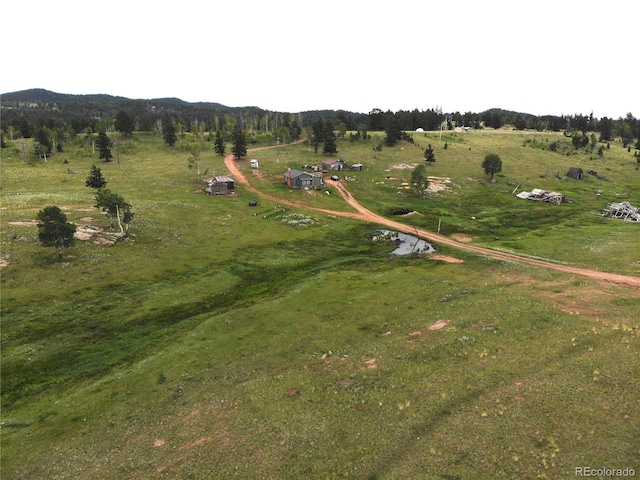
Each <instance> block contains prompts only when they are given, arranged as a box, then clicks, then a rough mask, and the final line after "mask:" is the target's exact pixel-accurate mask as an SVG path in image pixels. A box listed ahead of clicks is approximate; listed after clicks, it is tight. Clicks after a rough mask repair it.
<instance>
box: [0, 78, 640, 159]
mask: <svg viewBox="0 0 640 480" xmlns="http://www.w3.org/2000/svg"><path fill="white" fill-rule="evenodd" d="M1 106H2V115H1V125H0V126H1V129H2V132H3V140H4V139H5V138H6V139H9V140H15V139H16V138H20V137H24V138H34V139H36V141H37V148H38V150H37V152H38V155H40V156H41V157H43V156H47V155H51V153H52V152H55V151H56V150H59V149H61V148H62V146H63V144H64V143H65V141H67V140H69V139H70V138H73V137H74V136H76V135H79V134H94V133H97V132H102V131H104V132H105V133H109V132H114V131H119V132H120V133H121V134H122V135H124V136H130V135H131V134H132V133H133V131H140V132H154V133H157V134H159V135H163V136H164V135H166V131H167V129H168V130H171V129H172V128H175V129H176V134H178V135H179V134H180V133H184V132H191V133H193V134H195V135H199V136H203V135H204V132H221V135H222V140H224V141H232V136H233V131H234V129H235V127H236V125H237V124H240V125H241V128H242V129H243V130H244V131H245V132H246V135H247V140H248V142H250V143H255V142H257V141H258V140H261V141H262V142H263V143H264V142H265V141H271V142H272V143H276V142H277V141H278V139H279V141H280V142H283V143H284V142H289V141H294V140H296V139H298V138H300V137H301V136H302V135H303V133H305V135H304V136H305V137H308V138H311V139H312V141H313V142H314V143H313V144H314V146H315V148H316V149H317V148H318V146H319V145H323V144H324V141H325V140H324V138H323V135H320V134H318V133H317V132H316V128H317V126H318V122H320V121H321V122H323V126H324V123H328V124H331V125H332V126H333V127H334V128H335V130H336V131H337V135H338V137H342V136H344V135H345V132H347V131H350V132H357V137H356V134H353V135H352V136H351V137H350V138H351V139H352V140H354V139H357V138H362V137H361V135H364V136H365V138H366V135H367V132H371V131H385V132H387V140H386V141H387V142H388V143H391V144H393V142H394V141H397V140H398V138H397V137H398V136H399V135H400V134H399V133H398V132H403V131H415V130H417V129H419V128H422V129H424V130H426V131H429V130H439V129H447V130H451V129H454V128H456V127H470V128H474V129H479V128H501V127H503V126H505V125H510V126H512V127H513V128H515V129H518V130H524V129H527V130H537V131H556V132H560V131H564V132H566V133H567V134H569V135H572V134H573V133H575V132H580V133H582V135H585V134H586V132H598V133H599V134H600V135H599V139H600V140H601V141H605V142H606V141H611V140H613V139H614V138H620V139H621V140H622V142H623V143H624V144H625V146H626V145H630V146H633V145H635V144H636V143H637V140H640V121H639V120H638V119H636V118H634V117H633V116H632V115H631V114H627V116H626V117H624V118H618V119H611V118H607V117H603V118H600V119H598V118H594V116H593V114H590V115H583V114H575V115H561V116H552V115H546V116H535V115H530V114H525V113H518V112H511V111H506V110H501V109H491V110H487V111H485V112H481V113H474V112H464V113H461V112H453V113H443V112H442V110H441V109H427V110H418V109H414V110H411V111H408V110H406V111H405V110H399V111H397V112H392V111H386V112H385V111H382V110H380V109H378V108H374V109H372V110H371V111H370V112H368V113H354V112H347V111H344V110H337V111H334V110H323V111H309V112H302V113H283V112H272V111H266V110H262V109H260V108H257V107H238V108H232V107H226V106H224V105H220V104H217V103H187V102H184V101H182V100H179V99H171V98H168V99H157V100H131V99H127V98H123V97H113V96H109V95H65V94H57V93H53V92H48V91H46V90H28V91H23V92H15V93H11V94H4V95H3V97H2V104H1ZM163 126H164V131H163ZM305 130H306V132H305ZM390 133H391V135H390ZM172 136H173V135H171V134H170V135H169V138H168V140H169V143H170V142H171V141H173V138H172ZM325 136H326V135H325ZM165 140H166V138H165ZM323 147H325V148H329V149H330V150H331V149H332V148H331V146H330V145H327V146H324V145H323Z"/></svg>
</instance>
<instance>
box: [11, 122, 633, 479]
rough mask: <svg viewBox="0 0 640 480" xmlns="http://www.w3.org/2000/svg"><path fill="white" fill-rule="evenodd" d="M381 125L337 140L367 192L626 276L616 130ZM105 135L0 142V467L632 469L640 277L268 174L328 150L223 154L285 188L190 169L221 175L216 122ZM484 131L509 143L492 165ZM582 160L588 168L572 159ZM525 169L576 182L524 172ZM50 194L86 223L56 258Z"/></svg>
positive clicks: (461, 473) (437, 473)
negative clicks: (23, 146) (200, 136)
mask: <svg viewBox="0 0 640 480" xmlns="http://www.w3.org/2000/svg"><path fill="white" fill-rule="evenodd" d="M383 135H384V134H383V133H372V137H373V138H372V139H371V140H369V141H365V142H349V140H348V139H344V140H340V141H339V142H338V145H337V146H338V154H337V155H336V156H334V158H338V157H340V158H343V159H345V160H346V161H347V162H348V163H350V164H354V163H361V164H362V165H363V170H362V171H343V172H336V173H337V174H338V176H339V177H340V182H341V183H342V184H343V185H344V186H345V187H346V188H347V190H348V191H349V192H350V193H351V194H353V196H354V197H355V198H356V199H357V200H358V201H359V202H360V203H361V204H362V205H364V206H365V207H366V208H368V209H370V210H371V211H373V212H375V213H377V214H379V215H381V216H385V217H390V212H392V211H396V210H399V209H408V210H411V211H412V212H413V213H412V214H411V215H404V216H393V217H392V218H393V219H394V220H396V221H401V222H403V223H406V224H407V225H412V226H415V227H416V228H420V229H424V230H429V231H433V232H436V231H438V230H439V231H440V234H442V235H445V236H448V237H451V238H454V239H457V240H458V241H460V242H463V243H469V244H474V245H479V246H483V247H487V248H491V249H494V250H498V251H506V252H512V253H517V254H519V255H526V256H530V257H535V258H541V259H545V260H549V261H553V262H557V263H562V264H568V265H574V266H580V267H584V268H590V269H597V270H601V271H609V272H615V273H621V274H625V275H629V276H635V277H638V276H640V249H639V248H638V247H639V246H640V240H639V239H640V233H639V232H640V230H639V228H640V224H638V223H634V222H627V221H623V220H618V219H612V218H605V217H603V216H602V215H601V214H600V213H601V211H602V210H603V209H604V208H605V207H606V206H607V204H608V203H609V202H621V201H627V202H629V203H631V204H633V205H635V206H640V171H639V170H638V167H639V165H640V164H639V163H638V162H636V159H635V158H634V156H633V153H632V152H628V151H627V150H626V149H623V147H622V146H621V145H620V144H618V143H615V142H614V143H612V144H611V145H610V146H609V147H608V148H605V149H604V153H603V155H602V156H600V155H598V154H597V153H596V152H595V151H591V150H585V149H580V150H576V149H574V148H572V147H571V139H570V138H566V137H563V135H562V134H556V133H540V132H522V131H518V132H515V131H510V130H506V129H505V130H497V131H493V130H483V131H471V132H465V133H453V132H444V133H440V132H425V133H417V132H414V133H412V135H413V139H414V143H413V144H412V143H409V142H401V143H399V144H398V145H397V146H395V147H384V148H383V149H382V150H381V151H376V150H375V149H374V148H373V147H374V146H375V145H376V144H377V143H379V142H380V141H381V140H382V138H383ZM113 140H115V141H116V142H117V157H116V158H114V160H113V161H111V162H109V163H105V162H103V161H100V160H98V154H97V152H94V151H92V149H91V146H90V145H86V144H85V143H83V142H80V141H79V142H78V143H75V144H73V145H66V146H65V148H64V151H63V152H58V153H56V154H55V155H54V156H52V157H51V158H50V159H48V161H47V162H26V163H25V162H23V161H22V159H21V156H20V150H19V146H18V142H8V144H9V145H8V147H7V148H5V149H3V151H2V172H1V173H2V175H1V184H0V187H1V190H0V194H1V201H2V202H1V205H0V208H1V209H0V214H1V219H2V224H1V240H2V244H1V250H0V255H1V260H2V264H3V266H2V269H1V270H0V275H1V288H2V290H1V297H0V300H1V308H2V331H1V341H2V344H1V356H2V371H1V375H2V418H1V420H0V426H1V429H0V434H1V442H2V444H1V446H2V450H1V451H2V458H1V465H0V466H1V475H2V478H3V479H7V480H9V479H11V480H13V479H16V480H17V479H96V480H97V479H114V480H117V479H123V478H135V479H159V478H171V479H211V478H220V479H223V478H230V477H234V478H243V479H259V478H264V479H289V478H291V479H298V478H309V479H316V478H318V479H326V478H355V479H363V480H373V479H379V480H382V479H417V478H420V479H423V478H424V479H448V480H453V479H484V478H486V479H513V478H522V479H528V478H549V479H557V478H572V477H574V474H575V468H576V467H592V468H603V467H606V468H611V469H625V468H630V469H634V470H635V472H637V473H636V474H640V441H639V440H638V439H640V385H639V384H638V378H640V318H639V315H638V312H639V311H640V290H638V289H634V288H630V287H626V286H621V285H616V284H613V283H600V282H596V281H594V280H591V279H589V278H586V277H582V276H576V275H568V274H563V273H559V272H557V271H554V270H549V269H545V268H541V267H534V266H530V265H526V264H523V263H519V262H513V261H500V260H496V259H492V258H489V257H486V256H483V255H478V254H474V253H471V252H467V251H465V250H461V249H456V248H453V247H450V246H442V245H437V244H436V245H435V247H436V249H437V250H438V253H439V254H441V255H444V256H447V257H452V258H455V259H457V260H458V261H457V262H446V261H441V260H436V259H434V258H433V257H432V256H430V255H428V254H425V255H417V254H413V255H407V256H395V257H392V256H390V255H389V253H390V252H391V251H392V250H393V249H394V245H393V244H392V243H389V242H380V241H378V242H373V241H372V238H373V236H375V235H377V234H378V233H379V230H380V228H381V227H380V226H379V225H376V224H374V223H367V222H360V221H357V220H354V219H350V218H344V217H341V216H339V215H332V214H326V213H322V212H320V211H318V210H315V209H325V210H334V211H337V212H341V211H343V212H349V211H352V209H351V207H350V206H349V205H347V204H346V203H345V201H344V200H343V198H342V197H341V196H340V195H338V192H337V191H336V189H335V187H334V186H332V185H331V184H329V185H328V186H327V188H326V192H329V194H326V193H325V191H315V190H310V191H304V190H292V189H289V188H288V187H287V186H286V185H284V184H283V182H282V178H283V177H282V176H283V174H284V173H285V172H286V171H287V169H288V168H292V169H302V168H303V165H313V164H317V163H319V162H321V161H322V160H324V159H325V158H326V157H325V156H324V155H322V154H321V153H318V154H316V153H314V151H313V147H312V146H310V145H309V144H308V143H300V144H297V145H287V146H280V147H279V148H268V149H256V150H250V151H249V154H248V156H247V158H244V159H241V160H239V162H238V163H239V164H240V168H241V169H242V170H243V172H244V174H245V175H246V177H247V178H248V179H249V182H250V184H251V186H252V187H255V188H256V189H258V190H260V191H262V192H265V193H267V194H269V195H272V196H273V197H277V198H281V199H283V200H284V199H286V200H287V201H292V202H296V203H297V204H298V205H300V208H292V207H290V206H288V205H283V204H282V203H280V202H277V201H275V200H270V199H266V198H262V197H260V196H258V195H256V194H254V193H252V192H250V191H248V190H247V189H246V188H245V187H244V186H243V185H241V184H239V183H236V194H234V195H230V196H209V195H206V194H203V193H202V189H203V187H204V184H203V182H202V179H203V178H205V177H210V176H213V175H227V174H228V171H227V170H226V168H225V165H224V162H223V158H222V157H221V156H219V155H216V154H215V153H214V152H213V145H212V144H211V143H209V142H203V143H200V144H199V143H198V142H196V141H195V140H194V139H193V138H192V137H191V136H189V135H186V136H185V138H183V139H181V141H180V142H179V143H178V144H177V145H176V146H175V147H173V148H170V147H167V146H165V145H164V144H163V142H162V139H161V138H159V137H155V136H152V135H144V134H134V136H133V138H131V139H122V138H120V137H119V135H117V134H113ZM428 144H431V145H432V147H433V148H434V150H435V155H436V161H435V163H434V164H433V165H427V172H428V174H429V175H430V176H431V177H433V178H432V183H431V186H432V188H434V190H438V191H437V192H436V191H434V192H432V193H429V194H428V195H427V196H426V197H424V198H419V197H418V196H416V195H415V194H414V192H413V190H412V189H411V186H410V177H411V172H412V169H413V167H415V166H416V165H418V164H421V163H423V162H424V150H425V148H426V147H427V145H428ZM551 145H554V146H553V147H551ZM445 146H446V148H445ZM256 147H261V146H260V145H257V146H256ZM262 147H264V146H262ZM193 148H200V149H201V154H200V162H199V164H198V165H197V166H196V168H189V158H190V156H191V152H192V150H191V149H193ZM227 150H229V148H227ZM554 150H555V151H554ZM114 153H115V150H114ZM488 153H496V154H498V155H499V156H500V157H501V159H502V162H503V168H502V172H500V173H498V174H497V175H496V182H495V183H492V182H490V181H489V177H488V176H487V175H485V173H484V171H483V169H482V168H481V163H482V160H483V158H484V157H485V155H487V154H488ZM114 157H115V155H114ZM250 158H256V159H258V160H259V162H260V168H259V169H251V168H250V167H249V159H250ZM92 165H96V166H98V167H100V169H101V171H102V174H103V175H104V177H105V179H106V180H107V187H108V188H109V189H111V190H113V191H115V192H117V193H119V194H121V195H122V196H123V197H124V198H125V199H126V201H127V202H129V203H130V204H131V205H132V207H133V208H132V211H133V212H134V218H133V220H132V222H131V226H130V229H129V233H130V236H129V238H127V239H125V240H121V241H117V242H115V243H111V242H110V237H109V235H108V232H109V231H110V229H109V220H108V219H107V218H106V216H105V215H103V214H102V213H101V212H100V211H99V210H98V209H96V208H94V205H95V198H94V197H95V191H92V190H91V189H90V188H88V187H87V186H85V180H86V178H87V176H88V174H89V170H90V168H91V166H92ZM576 166H577V167H580V168H582V169H583V170H584V172H585V178H584V179H583V180H575V179H573V178H568V177H566V173H567V170H568V169H569V168H570V167H576ZM589 170H593V171H595V172H597V174H598V176H595V175H590V174H588V173H587V172H588V171H589ZM557 172H559V176H560V177H562V178H555V177H556V175H555V174H556V173H557ZM331 173H333V172H331ZM325 175H326V176H328V175H329V174H325ZM535 188H539V189H545V190H553V191H558V192H561V193H563V194H564V195H565V196H566V198H567V199H568V200H569V202H567V203H562V204H560V205H555V204H549V203H542V202H534V201H529V200H524V199H520V198H517V197H516V196H515V195H514V193H518V192H520V191H523V190H524V191H531V190H532V189H535ZM251 200H257V201H258V204H257V206H255V207H251V206H249V202H250V201H251ZM49 205H57V206H59V207H60V208H62V209H63V210H64V211H65V213H66V214H67V216H68V218H69V221H71V222H74V223H75V224H76V225H77V226H79V227H80V226H81V227H83V231H85V232H89V233H88V234H87V236H86V237H85V238H86V239H85V240H76V242H75V246H73V247H71V248H68V249H65V251H64V252H63V255H64V258H63V259H62V260H58V259H57V255H56V253H55V252H54V251H53V250H52V249H47V248H45V247H42V246H41V245H40V243H39V242H38V238H37V228H36V226H35V218H36V215H37V213H38V211H40V210H41V209H42V208H44V207H45V206H49ZM390 218H391V217H390ZM301 220H303V221H301ZM101 230H102V231H101ZM91 232H93V233H91ZM105 232H106V233H105Z"/></svg>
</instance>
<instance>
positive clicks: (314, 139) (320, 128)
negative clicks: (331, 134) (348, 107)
mask: <svg viewBox="0 0 640 480" xmlns="http://www.w3.org/2000/svg"><path fill="white" fill-rule="evenodd" d="M311 130H312V132H313V135H312V136H311V144H312V145H313V151H314V152H315V153H318V147H319V146H320V143H322V138H323V136H324V120H323V119H322V118H319V119H317V120H316V121H315V122H313V124H312V125H311Z"/></svg>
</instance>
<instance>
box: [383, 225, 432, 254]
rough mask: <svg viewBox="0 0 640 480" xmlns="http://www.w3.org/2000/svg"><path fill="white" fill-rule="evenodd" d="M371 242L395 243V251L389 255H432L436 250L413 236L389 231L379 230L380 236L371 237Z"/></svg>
mask: <svg viewBox="0 0 640 480" xmlns="http://www.w3.org/2000/svg"><path fill="white" fill-rule="evenodd" d="M373 241H374V242H377V241H392V242H396V249H395V250H394V251H393V252H391V253H390V255H410V254H412V253H433V252H435V251H436V249H435V248H434V247H433V245H431V244H430V243H428V242H426V241H424V240H421V239H420V238H418V237H414V236H413V235H408V234H406V233H402V232H392V231H391V230H380V235H376V236H374V237H373Z"/></svg>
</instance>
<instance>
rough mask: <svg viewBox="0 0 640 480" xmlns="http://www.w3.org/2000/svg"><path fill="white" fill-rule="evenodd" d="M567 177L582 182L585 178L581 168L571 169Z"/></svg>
mask: <svg viewBox="0 0 640 480" xmlns="http://www.w3.org/2000/svg"><path fill="white" fill-rule="evenodd" d="M567 177H571V178H575V179H576V180H582V179H583V178H584V172H583V171H582V169H581V168H578V167H571V168H570V169H569V171H567Z"/></svg>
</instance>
